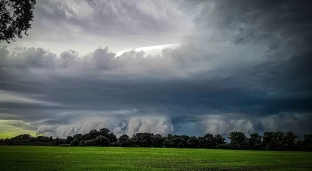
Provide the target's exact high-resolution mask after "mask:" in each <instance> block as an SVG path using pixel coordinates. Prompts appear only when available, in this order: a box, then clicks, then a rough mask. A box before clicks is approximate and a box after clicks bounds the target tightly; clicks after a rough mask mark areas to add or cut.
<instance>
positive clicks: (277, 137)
mask: <svg viewBox="0 0 312 171" xmlns="http://www.w3.org/2000/svg"><path fill="white" fill-rule="evenodd" d="M273 138H274V141H273V142H274V143H273V144H274V145H273V149H275V150H283V149H284V148H285V144H284V133H283V132H274V133H273Z"/></svg>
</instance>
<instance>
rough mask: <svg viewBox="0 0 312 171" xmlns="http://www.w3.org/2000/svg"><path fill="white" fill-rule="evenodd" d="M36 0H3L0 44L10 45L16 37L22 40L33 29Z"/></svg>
mask: <svg viewBox="0 0 312 171" xmlns="http://www.w3.org/2000/svg"><path fill="white" fill-rule="evenodd" d="M35 4H36V0H1V1H0V10H1V11H0V42H1V41H6V42H8V43H10V42H11V41H14V40H15V38H16V37H19V38H22V37H23V36H22V34H23V33H24V34H25V35H28V34H27V30H28V29H30V28H31V24H30V21H32V19H33V17H34V14H33V10H34V8H35Z"/></svg>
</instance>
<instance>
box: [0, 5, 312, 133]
mask: <svg viewBox="0 0 312 171" xmlns="http://www.w3.org/2000/svg"><path fill="white" fill-rule="evenodd" d="M311 5H312V2H310V1H304V0H296V1H295V0H275V1H271V0H253V1H250V0H210V1H209V0H207V1H199V0H198V1H176V0H170V1H168V0H157V1H156V0H145V1H141V0H128V1H127V0H114V1H113V0H106V1H104V0H101V1H100V0H66V1H65V0H37V4H36V8H35V11H34V13H35V15H34V21H33V22H32V28H31V29H30V30H29V32H28V33H29V36H24V37H23V38H22V39H17V40H16V41H15V42H13V43H11V44H7V43H5V42H1V43H0V46H1V47H0V138H1V137H8V136H13V135H16V134H20V133H31V134H43V135H47V136H59V137H66V136H68V135H73V134H76V133H87V132H89V131H90V130H91V129H100V128H102V127H106V128H108V129H109V130H110V131H112V132H114V133H115V134H116V135H117V136H120V135H122V134H128V135H130V136H132V135H133V134H134V133H137V132H151V133H159V134H162V135H167V134H169V133H173V134H186V135H197V136H198V135H204V134H206V133H212V134H217V133H219V134H223V135H225V136H227V133H229V132H230V131H242V132H244V133H246V134H249V133H253V132H258V133H263V132H265V131H293V132H295V133H296V134H298V135H302V134H304V133H312V126H311V123H310V122H311V121H312V80H311V73H312V69H311V64H312V62H311V57H312V48H311V44H312V22H311V21H312V13H311V10H310V7H311ZM131 49H135V50H131Z"/></svg>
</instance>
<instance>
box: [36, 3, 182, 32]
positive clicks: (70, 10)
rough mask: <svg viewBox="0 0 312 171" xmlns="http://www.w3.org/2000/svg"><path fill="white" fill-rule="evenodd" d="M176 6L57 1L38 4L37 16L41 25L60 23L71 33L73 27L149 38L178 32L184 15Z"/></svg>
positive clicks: (170, 4) (167, 4) (86, 30)
mask: <svg viewBox="0 0 312 171" xmlns="http://www.w3.org/2000/svg"><path fill="white" fill-rule="evenodd" d="M173 5H175V3H172V2H170V1H144V2H142V1H137V0H135V1H133V0H132V1H130V0H127V1H119V0H116V1H106V0H105V1H100V0H78V1H72V2H71V1H69V2H67V1H66V2H64V1H57V0H54V1H39V2H38V4H37V6H36V11H35V12H36V14H38V15H37V17H38V18H39V19H38V20H40V21H42V22H44V21H43V20H41V19H40V18H44V19H47V20H52V21H55V22H58V23H59V24H61V25H63V27H65V28H67V29H69V30H70V29H71V28H72V27H71V26H74V27H75V28H77V29H78V30H79V29H81V30H83V31H85V32H87V33H92V34H95V35H97V36H99V35H102V36H103V35H106V36H118V35H119V34H123V35H128V34H139V35H149V34H151V33H153V34H160V33H164V32H165V33H166V32H167V33H172V31H171V30H175V28H179V26H180V25H181V24H182V21H181V20H179V19H182V17H183V13H181V12H180V11H178V10H177V9H176V8H174V7H173ZM82 6H83V8H82ZM170 18H175V19H178V20H175V21H172V20H169V19H170ZM38 24H39V23H38ZM42 24H44V23H42Z"/></svg>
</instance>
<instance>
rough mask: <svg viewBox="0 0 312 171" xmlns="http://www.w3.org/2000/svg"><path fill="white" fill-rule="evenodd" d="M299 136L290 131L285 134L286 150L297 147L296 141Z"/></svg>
mask: <svg viewBox="0 0 312 171" xmlns="http://www.w3.org/2000/svg"><path fill="white" fill-rule="evenodd" d="M297 138H298V136H297V135H295V134H294V133H293V132H291V131H288V132H286V133H285V135H284V142H283V144H284V146H285V149H286V150H293V149H294V147H295V141H296V139H297Z"/></svg>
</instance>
